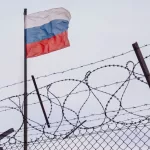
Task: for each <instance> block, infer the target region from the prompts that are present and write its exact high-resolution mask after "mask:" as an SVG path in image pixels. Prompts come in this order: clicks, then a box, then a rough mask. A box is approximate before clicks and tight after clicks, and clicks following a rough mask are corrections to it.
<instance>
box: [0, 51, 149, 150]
mask: <svg viewBox="0 0 150 150" xmlns="http://www.w3.org/2000/svg"><path fill="white" fill-rule="evenodd" d="M130 52H131V51H128V52H126V54H127V53H130ZM123 55H125V53H123ZM120 56H122V55H120ZM120 56H119V55H116V56H114V57H112V58H116V57H120ZM147 58H150V55H148V56H145V58H144V59H147ZM107 59H109V58H107ZM101 61H102V60H100V61H99V62H101ZM103 61H105V60H103ZM95 63H98V61H97V62H95ZM92 64H93V63H91V64H87V65H83V66H80V68H84V67H86V66H88V65H92ZM129 66H130V68H129ZM137 66H138V63H133V62H132V61H128V62H127V63H126V64H125V65H120V64H107V65H103V66H97V67H96V68H92V69H90V70H89V71H88V72H86V73H85V74H84V77H83V78H81V79H76V78H64V79H61V80H56V81H53V82H51V83H47V85H45V86H42V87H40V88H39V92H40V96H41V98H42V101H43V102H45V103H44V106H45V108H46V112H47V117H48V120H49V121H50V128H47V126H46V123H45V121H43V119H41V117H39V116H38V115H41V111H39V109H37V106H38V105H36V104H39V102H38V99H37V95H36V92H35V90H34V91H31V92H29V93H28V100H29V101H30V103H29V104H28V106H30V107H28V108H29V112H30V113H29V115H28V120H27V121H28V133H29V134H28V136H29V138H30V139H29V140H28V146H29V149H30V150H47V149H52V150H53V149H68V150H69V149H70V150H71V149H73V150H75V149H83V150H85V149H86V150H94V149H98V148H101V149H119V150H120V149H125V148H128V149H144V150H145V149H150V144H149V143H150V132H149V131H150V128H149V127H150V115H149V111H150V104H143V105H138V106H131V107H125V105H124V103H123V101H124V99H125V95H126V94H127V89H128V88H129V86H130V84H131V81H133V80H134V81H136V82H140V83H141V84H142V85H147V83H146V82H145V80H144V79H143V78H144V76H143V75H142V74H141V73H139V72H137V71H136V67H137ZM93 67H94V66H93ZM78 68H79V67H78ZM78 68H72V69H70V70H69V71H71V70H76V69H78ZM106 68H107V69H110V68H112V69H113V70H114V68H117V69H119V70H124V71H125V75H126V76H125V79H123V80H120V81H115V82H111V83H108V84H104V85H100V84H99V83H97V82H96V84H92V83H93V82H92V81H93V80H92V77H93V76H94V75H95V74H96V75H97V73H98V72H99V71H100V70H104V69H106ZM64 72H67V71H64ZM64 72H63V73H64ZM59 73H62V72H59ZM55 74H57V73H55ZM39 78H40V77H39ZM39 78H38V79H39ZM67 83H69V85H70V86H67ZM59 84H62V85H64V88H65V87H67V88H68V89H67V92H66V91H65V90H64V91H65V94H64V91H63V90H62V92H63V94H60V91H59V90H58V88H54V87H59ZM110 86H111V88H112V89H113V90H108V89H107V88H108V87H110ZM114 87H115V88H114ZM80 94H83V95H80ZM102 95H104V96H102ZM23 96H24V95H23V94H20V95H15V96H10V97H7V98H4V99H1V100H0V114H1V113H3V114H4V116H5V114H6V113H7V115H8V114H9V113H10V114H11V115H13V113H14V112H15V117H18V118H19V117H20V116H21V118H22V122H20V124H19V125H17V126H15V127H14V128H15V132H14V133H13V134H12V135H11V136H8V137H7V138H5V139H3V140H1V141H0V147H3V149H4V150H6V149H11V150H13V149H15V150H18V149H22V148H23V144H24V143H23V140H22V133H23V118H24V115H23V103H24V101H23ZM77 100H78V101H77ZM74 101H75V102H74ZM112 103H113V105H114V106H115V108H112V107H111V104H112ZM91 105H92V107H93V109H92V107H91ZM11 111H13V113H12V112H11ZM90 111H91V112H92V113H91V112H90ZM56 112H57V113H56ZM94 112H96V113H94ZM33 114H34V115H35V114H36V115H37V116H38V117H37V116H36V117H35V116H34V115H33ZM53 119H54V120H55V121H53V122H52V121H51V120H53ZM7 121H9V120H7ZM83 122H84V123H83ZM2 123H3V122H2ZM2 123H1V124H2ZM82 123H83V124H82ZM3 124H4V125H5V123H3ZM7 124H8V123H7ZM11 124H12V122H11ZM141 135H142V136H141ZM66 137H67V138H66ZM89 138H90V139H89ZM93 140H94V142H93ZM137 140H139V141H140V142H142V143H144V144H143V145H140V144H139V143H140V142H136V141H137ZM121 141H122V143H123V144H124V145H125V146H124V147H123V146H122V145H123V144H122V143H120V142H121ZM129 141H130V142H129ZM79 143H80V144H81V145H83V146H84V147H81V145H80V144H79ZM96 143H97V144H98V145H99V146H97V147H96V145H97V144H96ZM104 143H105V144H104ZM129 143H132V145H134V147H131V146H130V144H129ZM58 147H59V148H58ZM145 147H146V148H145Z"/></svg>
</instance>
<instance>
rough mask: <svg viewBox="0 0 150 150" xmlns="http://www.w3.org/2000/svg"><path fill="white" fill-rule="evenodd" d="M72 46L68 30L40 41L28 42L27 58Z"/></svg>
mask: <svg viewBox="0 0 150 150" xmlns="http://www.w3.org/2000/svg"><path fill="white" fill-rule="evenodd" d="M68 46H70V43H69V40H68V32H67V31H65V32H63V33H61V34H58V35H56V36H53V37H51V38H49V39H45V40H42V41H39V42H34V43H30V44H27V58H31V57H36V56H40V55H44V54H47V53H50V52H53V51H56V50H60V49H62V48H65V47H68Z"/></svg>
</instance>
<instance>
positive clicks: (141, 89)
mask: <svg viewBox="0 0 150 150" xmlns="http://www.w3.org/2000/svg"><path fill="white" fill-rule="evenodd" d="M57 7H64V8H66V9H67V10H68V11H70V13H71V16H72V19H71V21H70V24H69V31H68V32H69V40H70V45H71V46H70V47H68V48H65V49H62V50H60V51H56V52H53V53H50V54H47V55H43V56H40V57H36V58H30V59H28V78H30V76H31V75H34V76H35V77H38V76H41V75H46V74H49V73H52V72H56V71H62V70H65V69H68V68H71V67H76V66H80V65H83V64H86V63H90V62H94V61H97V60H100V59H103V58H106V57H110V56H113V55H116V54H120V53H123V52H126V51H129V50H131V49H132V44H133V43H134V42H136V41H137V42H138V43H139V45H140V46H143V45H145V44H150V30H149V28H150V19H149V18H150V13H149V8H150V1H149V0H145V1H141V0H132V1H131V0H124V1H120V0H116V1H114V0H109V1H108V0H105V1H102V0H93V1H91V0H76V1H75V0H72V1H71V0H0V18H1V23H0V45H1V54H0V68H1V72H0V81H1V82H0V87H3V86H5V85H8V84H12V83H15V82H19V81H22V80H23V69H24V68H23V61H24V60H23V55H24V36H23V33H24V25H23V23H24V22H23V21H24V16H23V11H24V8H27V10H28V14H30V13H35V12H38V11H43V10H47V9H50V8H57ZM149 49H150V47H147V48H144V49H143V54H144V56H146V55H148V54H150V53H149ZM128 60H132V61H134V62H137V59H136V57H135V54H134V53H132V54H130V55H129V56H127V57H122V58H120V59H119V60H118V61H115V60H114V61H110V62H108V63H102V64H98V65H97V66H96V67H100V66H101V65H104V64H109V63H110V64H122V65H124V66H125V64H126V62H127V61H128ZM147 64H148V66H150V61H147ZM149 68H150V67H149ZM90 69H93V70H94V69H95V67H93V68H90ZM88 70H89V68H88V69H87V70H86V69H85V70H83V71H78V72H72V73H69V74H68V75H67V76H66V77H69V78H76V79H83V78H84V76H85V73H86V71H88ZM138 71H139V72H141V70H140V67H139V68H138ZM113 73H114V74H113ZM141 73H142V72H141ZM108 74H109V75H108ZM125 74H126V73H124V72H123V71H121V72H119V71H118V72H117V71H114V70H113V69H110V70H109V69H108V71H106V72H101V73H99V74H97V75H95V76H94V77H93V80H91V83H92V85H93V86H99V85H103V84H104V83H111V82H113V81H120V80H122V79H124V78H125V77H127V76H125ZM111 75H112V76H111ZM126 75H127V74H126ZM107 77H108V78H107ZM111 77H114V78H115V79H114V78H112V80H111ZM62 78H65V76H61V75H60V76H59V77H58V78H57V77H54V78H49V79H48V80H46V79H40V80H39V81H38V86H44V85H47V84H49V83H50V82H53V81H55V80H59V79H62ZM108 79H109V80H108ZM63 87H65V85H63V86H62V88H63ZM30 88H33V87H32V85H30V84H29V89H30ZM65 88H66V87H65ZM67 88H69V89H71V85H70V86H69V87H67ZM56 89H57V91H56V92H57V93H59V94H60V95H63V94H66V93H63V92H65V90H64V89H63V90H62V89H61V88H60V87H59V86H58V87H57V88H56ZM56 89H55V90H56ZM107 90H108V91H109V92H112V91H114V90H115V88H113V90H112V89H107ZM22 92H23V84H21V85H16V86H15V87H10V88H6V89H2V90H1V91H0V97H1V99H2V98H4V97H8V96H12V95H16V94H20V93H22ZM149 93H150V92H149V88H148V86H146V85H144V84H141V83H137V82H136V83H133V85H132V86H131V87H130V88H129V90H128V94H127V96H126V97H125V98H126V100H125V101H124V105H125V106H126V107H130V106H134V105H135V104H136V105H138V104H139V105H142V104H145V103H149V98H147V97H149V96H150V94H149ZM79 96H80V95H79ZM81 96H83V95H81ZM83 97H84V96H83ZM83 97H82V98H83ZM80 98H81V97H80ZM33 101H34V100H33ZM83 101H84V100H83ZM72 103H73V104H70V107H71V108H72V109H73V106H74V105H75V106H76V103H78V102H77V101H74V102H72ZM91 104H93V102H91V103H89V105H88V106H90V105H91ZM112 107H115V108H116V107H117V106H116V105H115V104H113V105H112ZM38 109H40V107H35V108H32V111H31V112H32V119H33V118H34V117H35V118H36V121H39V120H40V121H41V119H42V121H44V119H43V118H42V117H43V116H42V115H41V119H40V117H39V118H38V115H39V114H37V113H36V114H34V111H35V110H36V111H38ZM47 109H48V108H47ZM94 109H95V113H97V112H98V109H99V108H97V106H96V103H95V104H93V109H92V110H91V111H90V110H89V109H88V108H87V110H88V111H85V114H84V115H88V114H91V113H94V111H93V110H94ZM54 112H55V111H54ZM56 113H57V112H56ZM99 113H100V112H99ZM7 115H8V116H9V117H10V114H9V113H8V114H7ZM11 115H12V114H11ZM2 116H3V115H0V117H2ZM13 116H14V115H13ZM54 116H57V115H54ZM71 117H73V116H72V115H71V114H70V118H71ZM12 118H13V117H12V116H11V119H10V122H11V121H12V120H13V119H14V118H13V119H12ZM52 118H53V117H52ZM38 119H39V120H38ZM40 121H39V122H40ZM51 121H57V119H54V120H53V119H51ZM19 123H20V118H16V120H15V123H13V125H12V126H14V128H15V127H16V126H17V127H18V124H19ZM9 126H10V124H9V125H8V121H6V120H4V124H3V125H2V128H0V130H1V131H3V130H5V129H8V128H9ZM17 127H16V128H17Z"/></svg>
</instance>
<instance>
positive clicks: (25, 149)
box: [24, 9, 28, 150]
mask: <svg viewBox="0 0 150 150" xmlns="http://www.w3.org/2000/svg"><path fill="white" fill-rule="evenodd" d="M26 15H27V9H24V150H27V148H28V122H27V118H28V107H27V105H28V101H27V51H26V32H25V19H26Z"/></svg>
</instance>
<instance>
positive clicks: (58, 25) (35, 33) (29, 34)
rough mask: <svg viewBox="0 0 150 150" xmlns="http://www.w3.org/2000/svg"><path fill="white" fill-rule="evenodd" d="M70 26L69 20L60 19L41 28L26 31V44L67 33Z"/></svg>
mask: <svg viewBox="0 0 150 150" xmlns="http://www.w3.org/2000/svg"><path fill="white" fill-rule="evenodd" d="M68 25H69V22H68V21H67V20H61V19H58V20H53V21H50V22H49V23H47V24H44V25H42V26H39V27H33V28H28V29H25V32H26V44H29V43H33V42H38V41H41V40H44V39H47V38H51V37H53V36H55V35H57V34H60V33H62V32H65V31H66V30H67V29H68Z"/></svg>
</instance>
